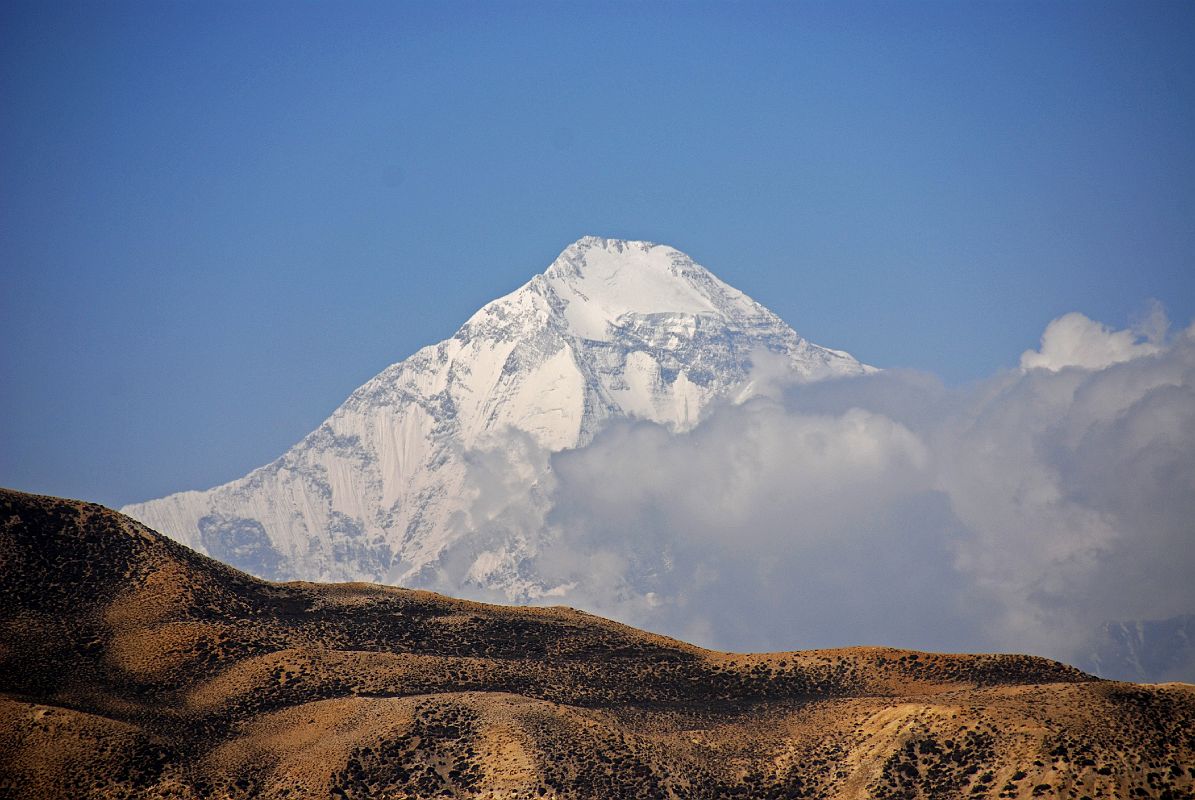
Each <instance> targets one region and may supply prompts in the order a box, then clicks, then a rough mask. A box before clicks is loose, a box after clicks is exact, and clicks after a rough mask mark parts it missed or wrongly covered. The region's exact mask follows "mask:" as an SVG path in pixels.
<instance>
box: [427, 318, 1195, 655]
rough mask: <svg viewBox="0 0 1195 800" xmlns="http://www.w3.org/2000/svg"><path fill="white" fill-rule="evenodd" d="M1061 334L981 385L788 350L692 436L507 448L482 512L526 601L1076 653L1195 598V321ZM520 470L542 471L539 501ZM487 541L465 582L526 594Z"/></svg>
mask: <svg viewBox="0 0 1195 800" xmlns="http://www.w3.org/2000/svg"><path fill="white" fill-rule="evenodd" d="M1156 318H1157V317H1156V315H1155V320H1156ZM1042 340H1043V345H1042V350H1041V352H1040V353H1038V354H1036V355H1038V356H1040V357H1041V358H1042V359H1045V360H1047V361H1048V364H1049V365H1050V368H1048V369H1033V368H1031V369H1026V370H1013V371H1010V372H1007V373H1004V374H1000V375H997V376H995V377H993V378H991V379H990V380H988V381H985V382H983V383H981V384H978V385H976V386H973V387H969V388H967V389H965V390H948V389H946V388H944V387H943V386H942V385H941V383H940V382H939V381H937V380H936V379H934V378H933V377H932V376H927V375H924V374H919V373H909V372H886V373H880V374H875V375H869V376H864V377H861V378H853V379H843V380H833V381H824V382H820V383H815V384H787V385H786V384H785V382H784V381H783V380H781V379H780V376H778V375H776V374H774V372H775V370H770V369H768V368H767V367H768V365H766V364H765V365H764V368H763V369H761V370H760V376H759V377H760V381H759V385H758V386H756V387H755V389H754V391H755V392H756V393H757V394H762V395H763V396H757V397H755V399H752V400H748V401H746V402H742V403H739V404H737V405H736V404H727V405H724V406H721V407H718V408H716V409H714V410H713V411H712V412H711V413H710V414H709V415H708V417H707V418H705V419H704V420H703V421H702V422H701V423H700V424H699V425H697V426H696V427H695V428H694V429H693V430H691V431H688V432H686V433H672V432H670V431H668V430H666V429H665V428H662V427H660V426H658V425H653V424H649V423H620V424H615V425H613V426H611V427H610V428H608V429H607V430H605V431H604V432H603V433H601V434H600V435H599V436H598V437H597V438H596V439H595V440H594V441H593V443H592V444H590V445H589V446H587V447H585V448H582V449H579V450H575V451H571V452H565V453H560V454H557V455H555V456H551V457H548V456H546V455H544V454H540V455H539V456H536V457H532V456H529V455H528V454H527V453H523V452H521V451H522V450H525V449H526V448H528V447H533V445H531V444H529V443H528V441H526V440H520V441H519V442H516V443H514V444H515V445H517V449H519V450H520V452H521V454H519V455H517V457H514V461H513V462H512V461H510V458H507V457H504V456H503V452H504V448H501V447H499V448H495V449H493V450H491V451H489V452H488V454H478V455H475V459H476V463H475V465H474V466H475V469H474V471H473V473H472V474H473V477H472V478H471V480H472V485H473V487H474V491H475V492H476V493H477V496H478V502H477V504H476V506H475V515H476V517H475V519H473V520H472V521H471V522H470V524H471V525H472V526H474V527H481V528H483V529H485V530H487V531H489V532H490V534H491V535H492V540H493V541H494V542H496V543H497V542H502V541H506V540H507V538H508V537H511V536H512V535H513V537H514V539H515V540H516V541H518V542H519V543H520V544H519V547H518V548H516V550H517V552H508V553H506V557H507V558H511V559H514V561H518V562H519V578H518V580H517V581H516V582H515V583H516V584H517V585H514V584H512V585H511V586H507V587H504V589H505V591H506V592H508V593H509V592H510V591H512V590H513V591H515V592H516V593H519V592H521V593H522V595H521V597H522V599H524V600H529V601H535V602H552V603H559V602H564V603H568V604H570V605H576V606H579V607H581V608H585V609H587V610H589V611H593V612H595V613H601V614H606V615H609V616H613V617H615V618H618V619H622V620H624V621H626V622H629V623H632V624H636V625H640V626H643V627H647V628H650V629H654V630H658V631H661V632H664V633H668V634H672V635H675V636H679V637H682V638H686V639H689V640H693V641H697V642H698V643H703V644H708V645H711V646H717V647H722V648H732V649H791V648H798V647H817V646H839V645H850V644H891V645H900V646H909V647H923V648H927V649H938V650H991V649H999V650H1015V651H1028V652H1036V653H1040V654H1043V655H1050V656H1054V657H1057V658H1062V659H1065V660H1075V659H1077V658H1079V657H1080V656H1081V655H1082V652H1081V651H1082V648H1083V647H1084V646H1085V645H1084V639H1085V638H1086V637H1087V636H1088V635H1089V633H1090V632H1091V631H1092V630H1093V629H1095V628H1096V627H1098V626H1099V624H1100V623H1102V622H1104V621H1105V620H1116V619H1144V618H1161V617H1167V616H1173V615H1176V614H1181V613H1191V612H1195V581H1191V579H1190V576H1191V575H1192V574H1195V522H1192V521H1193V520H1195V326H1192V327H1191V328H1189V329H1188V330H1187V331H1185V332H1183V333H1182V334H1181V335H1179V336H1177V337H1175V338H1174V339H1173V340H1172V341H1167V340H1166V337H1165V333H1164V329H1157V330H1155V331H1154V332H1153V334H1152V338H1146V339H1144V340H1142V336H1141V335H1140V334H1137V333H1133V332H1131V331H1111V330H1108V329H1107V328H1106V327H1104V326H1102V325H1099V324H1098V323H1094V322H1091V321H1090V320H1087V318H1086V317H1082V316H1081V315H1067V316H1066V317H1063V318H1060V319H1059V320H1055V321H1054V322H1052V323H1051V324H1050V325H1049V326H1048V327H1047V329H1046V333H1045V335H1043V337H1042ZM1064 363H1066V364H1068V365H1070V366H1083V368H1082V369H1063V368H1060V367H1061V366H1062V365H1063V364H1064ZM512 452H513V451H512ZM532 455H534V454H532ZM514 462H518V463H535V464H537V465H538V466H536V468H535V469H536V470H537V475H538V480H537V482H536V483H535V486H534V489H533V491H532V493H531V495H530V496H528V494H527V492H526V488H525V487H526V485H527V483H528V481H529V478H528V476H527V475H526V474H519V475H515V474H514V472H513V469H514V467H512V466H511V464H512V463H514ZM470 541H472V542H475V543H476V542H478V541H480V542H481V544H473V545H471V548H472V549H471V550H470V552H468V553H464V552H462V553H459V554H455V556H454V557H455V558H456V559H457V565H456V566H455V567H451V568H450V569H449V573H451V574H447V575H446V578H445V583H444V584H443V586H442V588H444V589H447V590H451V591H460V589H461V584H462V583H464V584H472V585H473V586H474V591H473V594H475V595H478V596H482V597H488V598H491V599H504V598H503V597H502V594H501V592H493V591H491V592H488V593H487V592H483V591H481V590H480V589H478V588H477V586H478V585H480V584H482V583H484V582H485V579H486V576H485V575H484V574H482V573H484V572H485V570H484V569H483V568H484V567H485V566H486V565H487V564H491V565H492V564H494V563H496V561H495V559H497V558H498V557H499V553H498V550H497V549H496V550H495V552H494V553H490V552H488V551H487V550H486V547H485V545H484V543H485V542H486V541H489V539H486V538H485V537H484V536H482V537H480V538H477V537H473V538H471V540H470ZM449 563H450V564H451V563H453V562H452V559H449ZM502 566H503V569H504V570H506V571H507V572H509V569H508V568H509V566H510V562H504V563H503V565H502ZM470 569H472V570H473V571H474V573H475V574H473V575H472V576H471V578H470V577H469V575H468V570H470ZM452 570H455V572H453V571H452ZM507 596H509V594H508V595H507Z"/></svg>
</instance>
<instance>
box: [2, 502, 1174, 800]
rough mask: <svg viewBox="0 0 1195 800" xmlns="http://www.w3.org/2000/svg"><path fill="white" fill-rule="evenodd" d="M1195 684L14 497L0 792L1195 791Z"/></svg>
mask: <svg viewBox="0 0 1195 800" xmlns="http://www.w3.org/2000/svg"><path fill="white" fill-rule="evenodd" d="M1193 787H1195V690H1193V689H1192V687H1190V686H1187V685H1170V686H1137V685H1132V684H1124V683H1113V682H1107V681H1099V680H1096V679H1094V678H1092V677H1090V676H1088V675H1085V674H1083V673H1081V672H1078V671H1077V670H1074V669H1072V668H1070V667H1067V666H1065V665H1062V664H1058V663H1056V662H1052V661H1047V660H1044V659H1039V658H1031V657H1028V656H1015V655H983V656H978V655H940V654H928V653H915V652H910V651H899V650H890V649H880V648H853V649H847V650H833V651H806V652H797V653H775V654H766V655H731V654H726V653H716V652H711V651H707V650H702V649H700V648H696V647H692V646H690V645H687V644H684V643H682V642H678V641H674V640H671V639H667V638H664V637H660V636H654V635H651V634H648V633H643V632H641V631H637V630H634V629H631V628H628V627H625V626H622V625H618V624H615V623H612V622H609V621H607V620H603V619H599V618H596V617H592V616H589V615H586V614H583V613H580V612H577V611H573V610H570V609H564V608H553V609H529V608H518V609H514V608H504V607H499V606H489V605H483V604H479V603H470V602H464V601H460V600H452V599H449V598H446V597H441V596H439V595H435V594H431V593H427V592H416V591H409V590H404V589H395V588H386V587H380V586H369V585H361V584H351V585H317V584H309V583H288V584H271V583H266V582H263V581H259V580H256V579H254V578H251V577H249V576H247V575H244V574H242V573H239V572H237V571H235V570H233V569H230V568H228V567H226V566H223V565H221V564H219V563H217V562H214V561H212V560H210V559H207V558H205V557H203V556H200V555H198V554H196V553H194V552H192V551H190V550H187V549H186V548H184V547H182V546H180V545H178V544H176V543H174V542H172V541H170V540H168V539H165V538H164V537H162V536H159V535H158V534H156V533H154V532H152V531H150V530H148V529H146V528H144V527H143V526H141V525H139V524H138V523H136V522H134V521H132V520H130V519H128V518H126V517H122V516H121V515H119V514H117V513H115V512H113V511H110V510H108V509H105V508H102V507H100V506H97V505H93V504H89V503H81V502H74V501H68V500H59V499H56V498H49V497H38V496H32V495H26V494H21V493H18V492H11V491H0V797H21V798H24V797H39V798H54V797H63V798H79V797H144V798H157V797H162V798H167V797H169V798H181V799H183V800H188V799H189V798H208V797H212V798H216V797H218V798H224V797H270V798H274V797H292V798H294V797H328V798H364V797H387V798H428V797H453V798H462V797H489V798H539V797H549V798H564V797H568V798H574V797H575V798H620V797H626V798H726V797H741V798H748V797H750V798H788V797H792V798H798V797H825V798H837V797H843V798H846V797H852V798H853V797H860V798H862V797H893V798H931V797H932V798H937V797H942V798H948V797H968V798H979V797H993V798H996V797H999V798H1017V797H1065V798H1083V797H1090V798H1099V797H1102V798H1114V797H1115V798H1120V797H1157V798H1191V797H1195V789H1193Z"/></svg>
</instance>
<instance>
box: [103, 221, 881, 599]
mask: <svg viewBox="0 0 1195 800" xmlns="http://www.w3.org/2000/svg"><path fill="white" fill-rule="evenodd" d="M763 353H770V354H772V355H770V356H766V357H765V358H766V360H767V361H769V362H770V363H772V365H773V368H774V366H775V362H779V363H781V364H782V365H783V367H784V368H786V369H790V370H791V371H792V373H793V374H795V375H796V376H798V377H800V378H803V379H809V380H815V379H819V378H824V377H831V376H839V375H853V374H859V373H862V372H866V371H869V370H870V369H871V368H869V367H866V366H864V365H863V364H861V363H860V362H859V361H857V360H855V359H854V358H853V357H851V356H850V355H848V354H847V353H843V352H839V351H836V350H829V349H826V348H823V347H818V346H817V345H814V344H811V343H809V342H807V341H805V340H804V339H802V338H801V337H800V336H798V335H797V334H796V333H795V332H794V331H793V330H792V329H791V328H790V327H788V325H786V324H785V323H784V322H783V321H782V320H781V319H780V318H779V317H777V316H776V315H775V314H773V313H772V312H770V311H768V310H767V309H766V308H764V307H763V306H761V305H760V304H759V303H757V302H755V301H754V300H752V299H751V298H750V297H748V296H747V295H745V294H743V293H742V292H740V291H738V290H737V289H734V288H733V287H731V286H728V285H727V284H725V283H723V282H722V281H720V280H718V278H716V277H715V276H714V275H713V274H711V273H710V272H709V271H708V270H706V269H705V268H704V267H702V266H700V265H698V264H696V263H694V262H693V260H692V259H690V258H689V257H688V256H686V255H685V254H684V253H681V252H679V251H678V250H675V249H673V248H671V247H667V246H664V245H658V244H653V243H650V242H635V241H622V240H617V239H603V238H597V237H585V238H583V239H580V240H579V241H577V242H575V243H574V244H572V245H570V246H569V247H568V248H566V249H565V250H564V252H563V253H561V254H560V256H559V257H558V258H557V259H556V260H555V261H554V262H553V263H552V264H551V266H549V267H548V269H547V270H546V271H545V272H544V273H542V274H539V275H536V276H535V277H533V278H532V279H531V280H530V281H528V282H527V283H526V284H524V285H523V286H522V287H520V288H519V289H517V290H516V291H514V292H512V293H511V294H509V295H507V296H505V297H502V298H499V299H497V300H494V301H493V302H491V303H489V304H488V305H486V306H485V307H483V308H482V309H481V310H480V311H478V312H477V313H476V314H474V315H473V316H472V317H471V318H470V319H469V320H468V321H467V322H466V323H465V324H464V325H463V326H461V328H460V330H458V331H457V332H456V334H455V335H454V336H452V338H450V339H448V340H446V341H443V342H440V343H439V344H436V345H431V346H429V347H425V348H423V349H422V350H420V351H418V352H417V353H415V354H414V355H412V356H411V357H409V358H407V359H405V360H404V361H400V362H399V363H397V364H394V365H392V366H390V367H388V368H387V369H385V370H384V371H383V372H382V373H381V374H379V375H377V376H376V377H375V378H373V379H372V380H370V381H369V382H367V383H366V384H365V385H363V386H361V387H360V388H359V389H357V390H356V391H355V392H353V394H352V395H351V396H350V397H349V398H348V400H346V401H345V402H344V404H343V405H341V406H340V408H338V409H337V410H336V411H335V412H334V413H333V414H332V416H331V417H329V418H328V419H327V420H326V421H325V422H324V423H323V424H321V425H320V426H319V428H317V429H316V430H315V431H313V432H312V433H310V434H309V435H308V436H306V437H305V438H304V439H303V440H302V441H300V442H299V443H298V444H296V445H295V446H294V447H292V448H291V449H290V450H289V451H287V452H286V453H285V454H283V455H282V456H281V457H280V458H278V459H277V460H276V461H274V462H272V463H270V464H267V465H266V466H264V467H261V468H259V469H256V470H254V471H253V472H251V473H250V474H248V475H246V476H245V477H244V478H241V479H239V480H235V481H232V482H231V483H227V484H225V485H223V486H218V487H216V488H214V489H210V490H207V491H188V492H180V493H178V494H174V495H170V496H168V497H165V498H162V499H159V500H151V501H149V502H145V503H137V504H133V505H130V506H126V507H125V508H123V509H122V511H123V512H124V513H126V514H129V515H130V516H133V517H136V518H137V519H139V520H141V521H142V522H144V523H146V524H147V525H149V526H150V527H152V528H154V529H156V530H158V531H161V532H163V533H165V534H168V535H170V536H172V537H174V538H176V539H178V540H179V541H181V542H183V543H184V544H186V545H188V546H190V547H193V548H195V549H197V550H200V551H202V552H206V553H208V554H210V555H211V556H213V557H215V558H218V559H220V560H222V561H225V562H228V563H231V564H233V565H236V566H238V567H240V568H242V569H245V570H247V571H249V572H252V573H255V574H257V575H260V576H263V577H267V578H275V579H282V578H304V579H310V580H346V579H348V580H370V581H381V582H389V583H401V584H406V585H414V586H419V585H433V584H436V583H437V580H439V584H438V585H440V586H443V580H442V576H443V574H444V570H445V568H446V565H445V563H444V559H445V558H446V557H447V554H449V553H452V554H453V556H452V557H453V558H454V559H455V563H454V565H453V569H452V574H453V575H457V576H470V580H472V581H474V582H480V583H484V584H487V585H488V586H489V587H490V588H493V589H496V590H498V591H500V592H501V593H503V594H505V595H506V596H508V597H510V598H511V599H526V598H531V597H534V596H536V595H537V594H542V593H543V592H544V591H546V590H547V589H546V587H539V586H536V585H535V583H534V580H530V579H528V578H527V577H526V575H524V574H522V571H521V564H522V562H523V561H524V560H525V559H526V558H528V557H529V556H530V555H532V554H533V552H534V549H535V542H534V537H533V535H532V534H533V532H531V531H526V530H523V531H514V532H511V533H503V534H501V535H500V536H499V537H498V538H499V541H494V540H493V537H494V534H493V533H492V532H491V533H489V534H486V535H487V536H489V537H490V538H489V539H487V540H486V541H484V542H482V541H480V540H479V541H477V542H476V543H471V539H470V537H480V536H482V534H481V533H480V531H481V529H482V528H483V527H484V525H483V524H482V523H483V521H484V520H483V517H484V516H485V514H486V513H487V511H486V509H484V508H479V507H478V499H479V497H481V495H482V494H483V491H482V488H483V487H482V486H481V485H480V483H479V479H477V478H476V476H474V475H472V474H471V470H472V468H473V465H474V464H475V463H476V462H477V460H478V458H479V457H482V456H484V455H485V454H487V453H493V452H494V451H495V450H496V449H497V450H500V451H501V457H502V458H503V459H505V461H504V469H503V476H504V477H503V479H504V480H505V481H507V482H508V483H509V482H514V483H515V484H517V485H518V486H519V487H525V491H526V494H527V495H528V496H530V497H532V498H534V496H535V493H536V491H537V486H538V482H539V481H540V479H541V478H543V476H544V474H545V471H546V470H549V469H550V465H549V464H548V463H547V461H546V456H545V454H550V453H552V452H558V451H561V450H565V449H568V448H576V447H580V446H584V445H585V444H586V443H587V442H588V441H589V440H590V439H591V438H592V437H593V435H594V434H595V432H596V431H598V430H599V429H600V428H601V426H602V425H603V424H604V423H606V422H608V421H610V420H615V419H626V418H630V419H641V420H650V421H653V422H656V423H659V424H662V425H665V426H668V427H669V428H671V429H673V430H684V429H688V428H690V427H691V426H693V425H694V424H696V422H697V420H698V418H699V417H700V415H701V413H702V410H703V409H705V408H706V407H707V406H708V405H709V404H710V403H711V401H714V400H715V399H718V398H728V399H732V400H737V399H742V398H744V397H746V396H749V395H750V394H751V392H752V385H751V379H752V370H753V367H754V366H755V365H756V363H757V362H759V361H761V358H760V357H761V354H763ZM462 554H463V555H462ZM462 559H463V560H464V563H461V562H462ZM437 576H439V578H437Z"/></svg>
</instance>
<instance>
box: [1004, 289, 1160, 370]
mask: <svg viewBox="0 0 1195 800" xmlns="http://www.w3.org/2000/svg"><path fill="white" fill-rule="evenodd" d="M1167 327H1168V325H1167V323H1166V315H1165V313H1163V311H1162V308H1161V306H1160V305H1158V304H1154V306H1153V307H1152V308H1151V310H1150V312H1149V313H1148V314H1147V315H1146V316H1145V318H1144V319H1143V320H1142V321H1141V322H1140V323H1139V324H1138V325H1136V326H1134V327H1133V328H1132V329H1129V330H1121V331H1114V330H1112V329H1110V328H1108V327H1107V326H1106V325H1101V324H1100V323H1098V322H1096V321H1094V320H1092V319H1089V318H1088V317H1086V316H1084V315H1083V314H1080V313H1079V312H1077V311H1073V312H1071V313H1070V314H1065V315H1063V316H1061V317H1059V318H1058V319H1056V320H1054V321H1053V322H1051V323H1050V324H1049V325H1047V326H1046V330H1045V332H1044V333H1043V334H1042V336H1041V349H1040V350H1026V351H1025V352H1024V353H1022V354H1021V368H1022V369H1048V370H1051V371H1054V372H1057V371H1058V370H1060V369H1065V368H1066V367H1081V368H1083V369H1103V368H1104V367H1107V366H1109V365H1111V364H1119V363H1120V362H1122V361H1131V360H1132V359H1134V358H1138V357H1140V356H1145V355H1153V354H1154V353H1157V352H1158V351H1159V350H1160V349H1161V344H1160V343H1159V342H1160V339H1161V338H1162V337H1163V336H1164V335H1165V332H1166V329H1167Z"/></svg>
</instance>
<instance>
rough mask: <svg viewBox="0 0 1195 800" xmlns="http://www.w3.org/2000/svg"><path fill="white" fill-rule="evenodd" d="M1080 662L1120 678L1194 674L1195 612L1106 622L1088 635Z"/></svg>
mask: <svg viewBox="0 0 1195 800" xmlns="http://www.w3.org/2000/svg"><path fill="white" fill-rule="evenodd" d="M1083 665H1084V666H1085V667H1086V668H1088V669H1090V670H1091V671H1092V672H1094V673H1096V674H1098V675H1101V676H1103V677H1105V678H1114V679H1116V680H1123V681H1180V680H1190V676H1191V675H1195V614H1180V615H1179V616H1177V617H1170V618H1168V619H1152V620H1135V621H1133V622H1109V623H1107V624H1105V625H1103V626H1102V627H1101V628H1100V630H1099V632H1098V633H1097V635H1096V636H1094V637H1092V642H1091V645H1090V652H1089V653H1088V655H1087V657H1086V658H1085V659H1084V660H1083Z"/></svg>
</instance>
